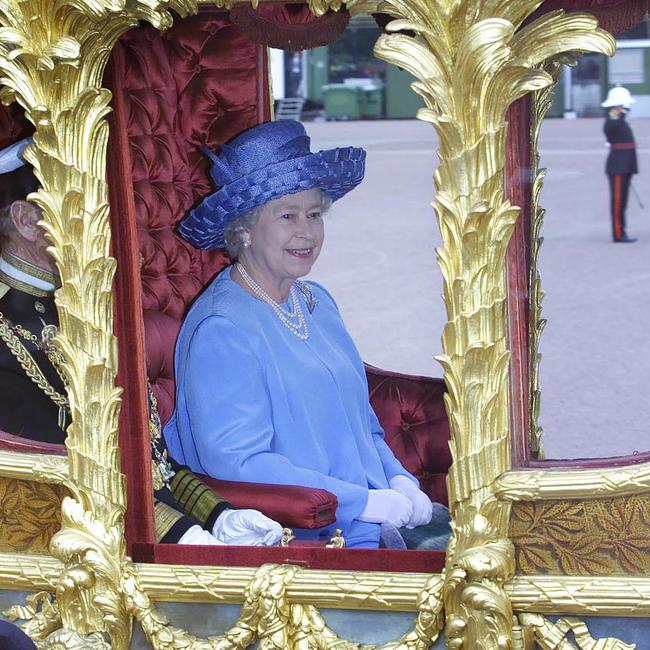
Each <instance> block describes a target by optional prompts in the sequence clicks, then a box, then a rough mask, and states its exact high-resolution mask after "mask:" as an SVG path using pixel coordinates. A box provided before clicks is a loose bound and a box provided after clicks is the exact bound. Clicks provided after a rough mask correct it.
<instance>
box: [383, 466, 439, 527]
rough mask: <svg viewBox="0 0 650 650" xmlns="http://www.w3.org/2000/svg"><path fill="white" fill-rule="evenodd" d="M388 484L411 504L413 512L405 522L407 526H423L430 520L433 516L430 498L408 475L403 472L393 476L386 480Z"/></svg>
mask: <svg viewBox="0 0 650 650" xmlns="http://www.w3.org/2000/svg"><path fill="white" fill-rule="evenodd" d="M388 485H390V487H391V488H392V489H393V490H395V491H396V492H399V493H400V494H403V495H404V496H405V497H406V498H407V499H409V501H410V502H411V503H412V504H413V514H412V515H411V518H410V519H409V521H408V522H407V524H406V527H407V528H415V527H416V526H424V525H425V524H428V523H429V522H430V521H431V517H432V516H433V506H432V505H431V499H429V497H428V496H427V495H426V494H425V493H424V492H422V490H420V488H419V487H418V486H417V485H416V484H415V483H413V481H412V480H411V479H410V478H408V476H404V475H403V474H398V475H397V476H393V478H392V479H390V481H388Z"/></svg>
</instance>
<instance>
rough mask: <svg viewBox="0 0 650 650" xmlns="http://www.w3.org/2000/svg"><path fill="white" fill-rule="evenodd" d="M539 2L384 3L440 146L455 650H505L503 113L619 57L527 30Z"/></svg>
mask: <svg viewBox="0 0 650 650" xmlns="http://www.w3.org/2000/svg"><path fill="white" fill-rule="evenodd" d="M538 4H539V3H538V2H535V1H533V2H530V1H529V2H517V3H504V2H499V1H495V2H487V3H481V4H480V5H477V4H476V3H475V2H469V1H466V2H455V3H451V4H450V3H447V2H431V1H426V0H419V1H418V0H416V1H407V0H386V1H385V2H382V3H381V4H380V10H382V9H384V8H385V9H386V11H387V12H388V13H391V14H393V15H399V16H402V17H403V18H404V19H403V20H396V21H394V22H393V23H390V24H389V25H388V28H387V29H388V31H389V32H399V31H402V30H410V31H411V32H414V33H416V34H417V36H415V37H411V36H407V35H405V34H399V33H395V34H392V35H389V36H384V37H381V38H380V39H379V41H378V43H377V46H376V48H375V52H376V54H377V55H378V56H379V57H381V58H384V59H386V60H388V61H390V62H391V63H395V64H396V65H399V66H400V67H403V68H405V69H407V70H408V71H409V72H411V74H413V75H414V76H415V77H416V78H417V79H418V81H417V82H415V83H414V84H413V89H414V90H415V91H416V92H418V93H419V94H420V95H421V96H422V97H423V98H424V101H425V103H426V108H423V109H420V111H419V113H418V117H419V118H420V119H423V120H426V121H428V122H430V123H431V124H432V125H433V126H434V127H435V128H436V130H437V131H438V134H439V136H440V152H439V155H440V165H439V167H438V169H437V171H436V174H435V185H436V196H435V198H434V208H435V211H436V215H437V218H438V223H439V225H440V230H441V234H442V239H443V246H442V247H441V248H440V249H439V250H438V259H439V262H440V266H441V268H442V274H443V278H444V281H445V304H446V308H447V314H448V322H447V325H446V326H445V330H444V333H443V355H442V356H440V357H439V358H438V360H439V361H440V363H441V364H442V365H443V367H444V369H445V381H446V383H447V388H448V393H447V395H446V396H445V400H446V406H447V412H448V414H449V419H450V426H451V437H452V440H451V451H452V456H453V461H454V462H453V465H452V467H451V470H450V472H449V476H448V479H447V483H448V487H449V497H450V506H451V510H452V514H453V517H454V524H453V529H454V540H453V541H452V543H451V545H450V548H449V549H448V553H447V564H446V569H445V588H444V590H443V592H444V594H445V605H446V609H447V615H446V616H447V621H446V636H447V643H448V645H449V646H450V647H453V648H459V647H461V646H464V647H473V648H474V647H475V648H479V647H486V648H487V647H489V648H502V647H503V648H506V647H509V646H510V644H511V628H512V622H511V614H512V612H511V609H510V604H509V599H508V597H507V595H506V593H505V590H504V584H505V582H506V581H507V580H509V579H510V578H511V577H512V575H513V573H514V554H513V548H512V545H511V543H510V542H509V541H508V539H507V537H506V535H507V521H508V514H509V508H508V507H507V504H506V503H503V502H502V503H499V502H497V501H496V500H495V499H494V485H495V481H496V479H497V478H498V476H499V475H500V474H502V473H503V472H505V471H507V470H508V469H509V467H510V445H509V408H508V360H509V355H508V350H507V340H506V331H505V323H506V318H505V301H506V288H505V264H504V260H505V254H506V249H507V245H508V242H509V239H510V236H511V234H512V230H513V228H514V223H515V220H516V218H517V215H518V208H517V207H516V206H513V205H511V204H510V203H509V201H508V200H507V199H506V198H505V196H504V192H503V180H504V179H503V169H504V165H505V158H504V152H505V119H504V116H505V111H506V109H507V108H508V106H509V105H510V104H511V103H512V102H513V101H515V100H516V99H517V98H519V97H521V96H522V95H524V94H525V93H527V92H530V91H535V90H540V89H542V88H544V87H546V86H548V85H550V84H551V83H552V81H553V80H552V78H551V76H550V75H549V74H548V73H547V72H545V71H543V70H541V69H538V67H537V66H539V65H541V64H543V63H544V62H545V61H546V60H548V59H550V58H552V57H555V56H557V55H559V54H561V53H562V52H564V51H566V50H572V49H576V50H581V51H587V50H594V51H602V52H610V53H611V52H613V41H612V39H611V36H609V35H607V34H605V33H604V32H602V31H599V30H597V29H596V22H595V20H594V19H593V18H590V17H589V16H587V15H580V14H573V15H571V16H568V15H565V14H564V13H563V12H561V11H560V12H551V13H549V14H547V15H545V16H542V17H541V18H539V19H538V20H537V21H535V22H534V23H531V24H530V25H527V26H525V27H521V24H522V22H523V20H524V19H525V18H526V17H527V15H528V14H530V13H531V12H532V11H533V10H534V9H535V8H536V7H537V6H538Z"/></svg>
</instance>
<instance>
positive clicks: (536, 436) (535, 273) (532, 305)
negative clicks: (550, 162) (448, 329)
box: [528, 62, 562, 459]
mask: <svg viewBox="0 0 650 650" xmlns="http://www.w3.org/2000/svg"><path fill="white" fill-rule="evenodd" d="M546 70H547V72H548V73H549V74H550V75H551V78H552V79H553V84H552V85H549V86H547V87H546V88H543V89H542V90H539V91H537V92H536V93H534V94H533V115H532V134H531V141H532V151H533V152H534V153H533V159H532V160H531V167H532V168H531V174H532V176H533V189H532V193H531V205H530V215H531V217H530V218H531V225H530V269H529V278H528V284H529V287H530V292H529V299H528V305H529V316H528V319H529V320H528V350H529V352H528V358H529V369H528V373H529V377H530V423H529V424H530V453H531V456H532V457H533V458H537V459H542V458H544V449H543V446H542V433H543V430H542V427H541V425H540V424H539V413H540V400H541V391H540V376H539V369H540V362H541V354H540V352H539V344H540V339H541V336H542V332H543V331H544V327H545V326H546V319H544V318H542V301H543V300H544V291H543V290H542V281H541V277H540V274H539V251H540V248H541V245H542V241H543V238H542V236H541V231H542V224H543V223H544V214H545V210H544V208H542V206H541V205H540V200H539V197H540V194H541V191H542V187H543V185H544V176H545V175H546V169H540V166H539V153H538V151H539V134H540V131H541V127H542V122H543V121H544V117H545V115H546V113H547V112H548V110H549V108H550V107H551V104H552V103H553V89H554V88H555V85H556V84H557V81H558V79H559V75H560V72H561V70H562V66H561V65H559V64H558V63H555V62H552V63H548V64H547V65H546Z"/></svg>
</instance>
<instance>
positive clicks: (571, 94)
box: [549, 16, 650, 118]
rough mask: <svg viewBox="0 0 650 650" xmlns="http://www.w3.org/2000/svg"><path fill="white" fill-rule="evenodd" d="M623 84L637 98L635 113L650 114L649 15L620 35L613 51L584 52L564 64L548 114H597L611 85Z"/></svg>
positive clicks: (584, 115) (639, 114)
mask: <svg viewBox="0 0 650 650" xmlns="http://www.w3.org/2000/svg"><path fill="white" fill-rule="evenodd" d="M617 85H620V86H625V87H626V88H627V89H628V90H629V91H630V92H631V93H632V95H634V98H635V99H636V103H635V104H634V113H633V114H634V116H635V117H650V22H649V20H648V16H646V18H645V20H643V21H642V22H640V23H639V24H638V25H636V27H634V28H632V29H631V30H629V31H627V32H624V33H623V34H620V35H619V38H618V40H617V41H616V54H615V55H614V56H613V57H612V58H609V57H606V56H605V55H603V54H583V55H582V56H580V58H579V59H578V63H577V65H576V66H575V67H574V68H571V67H568V66H565V68H564V70H563V74H562V80H561V82H560V83H559V84H558V85H557V87H556V89H555V93H554V98H553V106H552V107H551V110H550V111H549V117H562V116H564V117H569V118H571V117H596V116H597V117H600V116H602V114H603V109H602V108H601V106H600V103H601V102H602V101H603V99H604V98H605V97H606V96H607V91H608V90H609V89H610V88H611V87H612V86H617Z"/></svg>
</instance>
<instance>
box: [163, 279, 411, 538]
mask: <svg viewBox="0 0 650 650" xmlns="http://www.w3.org/2000/svg"><path fill="white" fill-rule="evenodd" d="M308 284H309V286H310V288H311V290H312V292H313V295H314V297H315V298H316V300H317V301H318V302H317V304H316V307H315V309H314V311H313V313H312V314H310V313H309V312H308V310H307V308H306V306H305V303H304V301H303V298H302V296H301V297H300V300H301V304H302V308H303V312H304V314H305V318H306V320H307V325H308V327H309V337H308V339H307V340H306V341H302V340H300V339H298V338H297V337H296V336H295V335H294V334H292V333H291V332H290V331H289V330H288V329H287V328H286V327H285V326H284V325H283V324H282V322H281V321H280V320H279V318H278V317H277V316H276V315H275V313H274V312H273V310H272V308H271V307H270V305H268V304H266V303H264V302H262V301H260V300H258V299H256V298H254V297H253V296H251V295H250V294H248V293H247V292H246V291H244V290H243V289H242V288H241V287H240V286H239V285H237V284H236V283H235V282H234V281H233V280H232V279H231V278H230V268H228V269H226V270H225V271H223V272H222V273H221V274H220V275H219V276H218V277H217V278H216V279H215V280H214V281H213V282H212V284H211V285H210V286H209V287H208V288H207V290H206V291H205V292H204V293H203V294H202V295H201V297H200V298H199V299H198V300H197V301H196V302H195V304H194V305H193V306H192V308H191V309H190V311H189V313H188V315H187V318H186V319H185V322H184V324H183V327H182V328H181V331H180V334H179V338H178V342H177V345H176V354H175V369H176V387H177V388H176V410H175V411H174V414H173V416H172V418H171V420H170V421H169V422H168V424H167V425H166V426H165V430H164V434H165V438H166V440H167V444H168V446H169V450H170V453H171V455H172V457H174V458H176V460H178V461H179V462H181V463H185V464H187V465H189V466H190V468H191V469H192V470H195V471H199V472H203V473H205V474H209V475H210V476H213V477H215V478H220V479H226V480H233V481H253V482H262V483H276V484H288V485H305V486H309V487H317V488H323V489H325V490H329V491H330V492H332V493H334V494H335V495H336V496H337V498H338V502H339V506H338V510H337V519H336V523H335V524H334V525H332V526H329V527H327V528H326V529H319V530H298V531H296V536H297V537H298V538H300V539H312V540H313V539H324V538H328V537H329V536H331V534H332V533H333V530H334V528H341V529H342V531H343V535H344V536H345V538H346V541H347V543H348V546H350V547H354V546H364V547H373V546H374V547H376V546H377V544H378V541H379V526H378V525H377V524H370V523H364V522H361V521H358V520H357V519H356V518H357V517H358V516H359V514H361V512H362V511H363V509H364V508H365V506H366V503H367V499H368V490H369V489H373V488H375V489H381V488H387V487H388V480H389V479H390V478H392V477H393V476H396V475H397V474H404V475H406V476H408V477H409V478H411V479H412V480H413V481H416V479H414V478H413V477H412V476H411V475H410V474H409V473H408V472H407V471H406V470H405V469H404V468H403V467H402V465H401V464H400V462H399V461H398V460H397V459H396V458H395V456H394V454H393V452H392V451H391V450H390V449H389V447H388V445H387V444H386V443H385V442H384V433H383V431H382V429H381V426H380V425H379V422H378V420H377V417H376V416H375V413H374V412H373V410H372V407H371V406H370V403H369V401H368V385H367V381H366V375H365V371H364V367H363V362H362V360H361V358H360V356H359V353H358V352H357V349H356V347H355V345H354V343H353V342H352V339H351V338H350V336H349V334H348V333H347V331H346V329H345V326H344V324H343V321H342V320H341V316H340V314H339V311H338V309H337V307H336V304H335V303H334V300H333V299H332V297H331V296H330V295H329V293H327V291H326V290H325V289H324V288H323V287H321V286H320V285H318V284H316V283H313V282H310V283H308ZM416 483H417V481H416Z"/></svg>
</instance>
